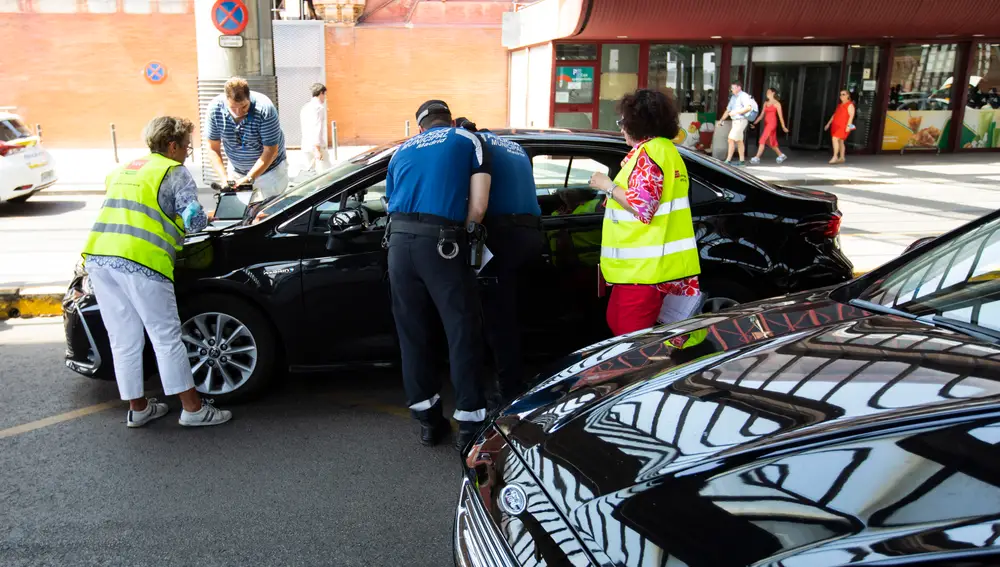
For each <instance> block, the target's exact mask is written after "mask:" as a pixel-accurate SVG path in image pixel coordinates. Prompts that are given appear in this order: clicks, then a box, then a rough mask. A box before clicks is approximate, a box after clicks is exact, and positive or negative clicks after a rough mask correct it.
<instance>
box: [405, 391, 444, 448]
mask: <svg viewBox="0 0 1000 567" xmlns="http://www.w3.org/2000/svg"><path fill="white" fill-rule="evenodd" d="M411 413H412V414H413V417H415V418H416V419H417V420H418V421H420V444H421V445H424V446H425V447H431V446H433V445H437V444H438V443H440V442H441V440H442V439H444V438H445V437H447V436H448V434H449V433H451V423H449V422H448V420H447V419H445V418H444V415H443V414H442V411H441V402H438V403H436V404H434V405H433V406H432V407H431V409H429V410H426V411H415V412H411Z"/></svg>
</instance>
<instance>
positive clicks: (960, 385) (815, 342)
mask: <svg viewBox="0 0 1000 567" xmlns="http://www.w3.org/2000/svg"><path fill="white" fill-rule="evenodd" d="M560 367H561V369H560V370H559V371H557V372H555V373H554V374H552V375H550V376H549V377H547V378H546V379H544V380H543V381H541V382H540V383H539V384H538V385H537V386H536V387H534V388H533V389H531V390H529V391H528V392H527V393H525V394H524V395H523V396H522V397H521V398H519V399H517V400H515V401H514V402H513V404H512V405H510V406H509V407H507V408H504V409H502V410H500V412H499V413H498V414H497V415H495V416H494V417H495V419H493V420H492V423H491V424H490V425H489V426H488V427H487V428H486V429H484V431H483V432H482V434H481V436H480V438H479V439H478V440H477V442H476V443H475V444H473V445H472V446H471V447H470V448H469V449H468V451H467V453H466V457H465V463H464V466H465V475H464V478H463V485H462V489H461V498H460V502H459V506H458V511H457V517H456V524H455V526H456V529H455V554H456V564H457V565H459V566H461V567H466V566H473V565H474V566H477V567H486V566H491V567H501V566H515V565H516V566H522V565H523V566H527V565H601V566H611V565H614V566H639V565H657V566H660V565H664V566H684V565H686V566H690V567H697V566H713V567H714V566H730V565H733V566H735V565H740V566H742V565H761V566H763V565H768V566H784V567H821V566H827V565H858V564H863V565H921V566H930V565H962V566H983V565H997V564H1000V535H998V534H1000V212H998V213H994V214H991V215H989V216H987V217H985V218H983V219H981V220H979V221H976V222H973V223H971V224H970V225H967V226H966V227H963V228H961V229H959V230H958V231H955V232H953V233H950V234H948V235H945V236H943V237H941V238H939V239H937V240H934V241H932V242H929V243H924V244H922V245H921V246H917V247H915V248H913V249H912V250H911V251H909V252H907V253H906V254H904V255H903V256H902V257H900V258H898V259H897V260H895V261H893V262H891V263H889V264H887V265H886V266H883V267H882V268H880V269H878V270H876V271H875V272H872V273H870V274H868V275H867V276H864V277H862V278H859V279H857V280H855V281H853V282H850V283H848V284H844V285H841V286H832V287H830V288H827V289H823V290H817V291H814V292H807V293H802V294H797V295H791V296H786V297H782V298H778V299H773V300H767V301H764V302H757V303H751V304H746V305H742V306H738V307H735V308H734V309H731V310H728V311H726V312H725V313H719V314H702V315H699V316H698V317H695V318H693V319H690V320H687V321H683V322H681V323H678V324H675V325H670V326H662V327H658V328H653V329H649V330H644V331H639V332H636V333H634V334H632V335H630V336H624V337H620V338H617V339H613V340H609V341H605V342H603V343H601V344H596V345H594V346H592V347H588V348H585V349H582V350H580V351H577V352H576V353H575V354H574V355H573V356H572V358H571V359H569V360H567V361H565V362H564V363H563V364H561V365H560Z"/></svg>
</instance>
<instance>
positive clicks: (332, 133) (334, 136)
mask: <svg viewBox="0 0 1000 567" xmlns="http://www.w3.org/2000/svg"><path fill="white" fill-rule="evenodd" d="M330 138H331V141H332V142H333V161H337V146H338V145H339V144H338V143H337V121H336V120H331V121H330Z"/></svg>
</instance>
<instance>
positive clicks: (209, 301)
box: [180, 294, 277, 402]
mask: <svg viewBox="0 0 1000 567" xmlns="http://www.w3.org/2000/svg"><path fill="white" fill-rule="evenodd" d="M181 303H182V305H181V308H180V313H181V334H182V337H183V341H184V347H185V348H186V349H187V351H188V356H189V360H190V361H191V370H192V373H193V374H194V379H195V388H197V389H198V392H199V393H201V395H203V396H205V397H206V398H213V399H215V400H217V401H220V402H235V401H244V400H248V399H251V398H253V397H254V396H256V395H258V394H260V393H261V392H263V391H264V390H265V389H266V388H267V386H268V385H269V383H270V382H271V379H272V378H273V377H274V371H275V367H276V362H277V346H276V344H275V334H274V330H273V328H272V327H271V324H270V322H269V321H268V320H267V318H266V317H265V316H264V315H263V314H262V313H261V312H260V310H258V309H257V308H256V307H254V306H253V305H251V304H249V303H247V302H246V301H244V300H242V299H240V298H237V297H234V296H230V295H222V294H206V295H198V296H196V297H192V298H191V300H190V301H186V302H181ZM220 325H221V327H222V329H221V331H220V330H219V326H220ZM206 333H207V336H205V335H206ZM227 353H228V354H227Z"/></svg>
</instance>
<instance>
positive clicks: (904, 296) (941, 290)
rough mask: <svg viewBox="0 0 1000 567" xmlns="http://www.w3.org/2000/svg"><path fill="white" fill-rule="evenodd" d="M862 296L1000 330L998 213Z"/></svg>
mask: <svg viewBox="0 0 1000 567" xmlns="http://www.w3.org/2000/svg"><path fill="white" fill-rule="evenodd" d="M920 249H923V248H920ZM918 250H919V249H918ZM860 299H863V300H867V301H871V302H874V303H878V304H880V305H884V306H886V307H892V308H895V309H899V310H901V311H905V312H907V313H910V314H913V315H916V316H918V317H919V316H927V315H940V316H943V317H948V318H951V319H955V320H958V321H961V322H963V323H970V324H972V325H976V326H979V327H983V328H984V329H986V330H989V331H993V332H996V331H1000V218H996V219H993V220H991V221H989V222H987V223H984V224H982V225H979V226H977V227H975V228H973V229H971V230H969V231H968V232H966V233H964V234H962V235H960V236H958V237H956V238H954V239H952V240H950V241H948V242H945V243H943V244H941V245H939V246H930V247H928V249H927V250H925V251H924V253H923V254H920V255H918V256H916V257H915V258H914V259H913V260H911V261H910V262H907V263H906V264H904V265H902V266H900V267H899V268H897V269H896V270H894V271H892V272H890V273H889V274H887V275H886V276H884V277H882V278H881V279H879V280H878V281H876V282H875V283H874V284H873V285H872V286H870V287H869V288H868V289H866V290H865V291H864V292H862V293H861V295H860Z"/></svg>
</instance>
